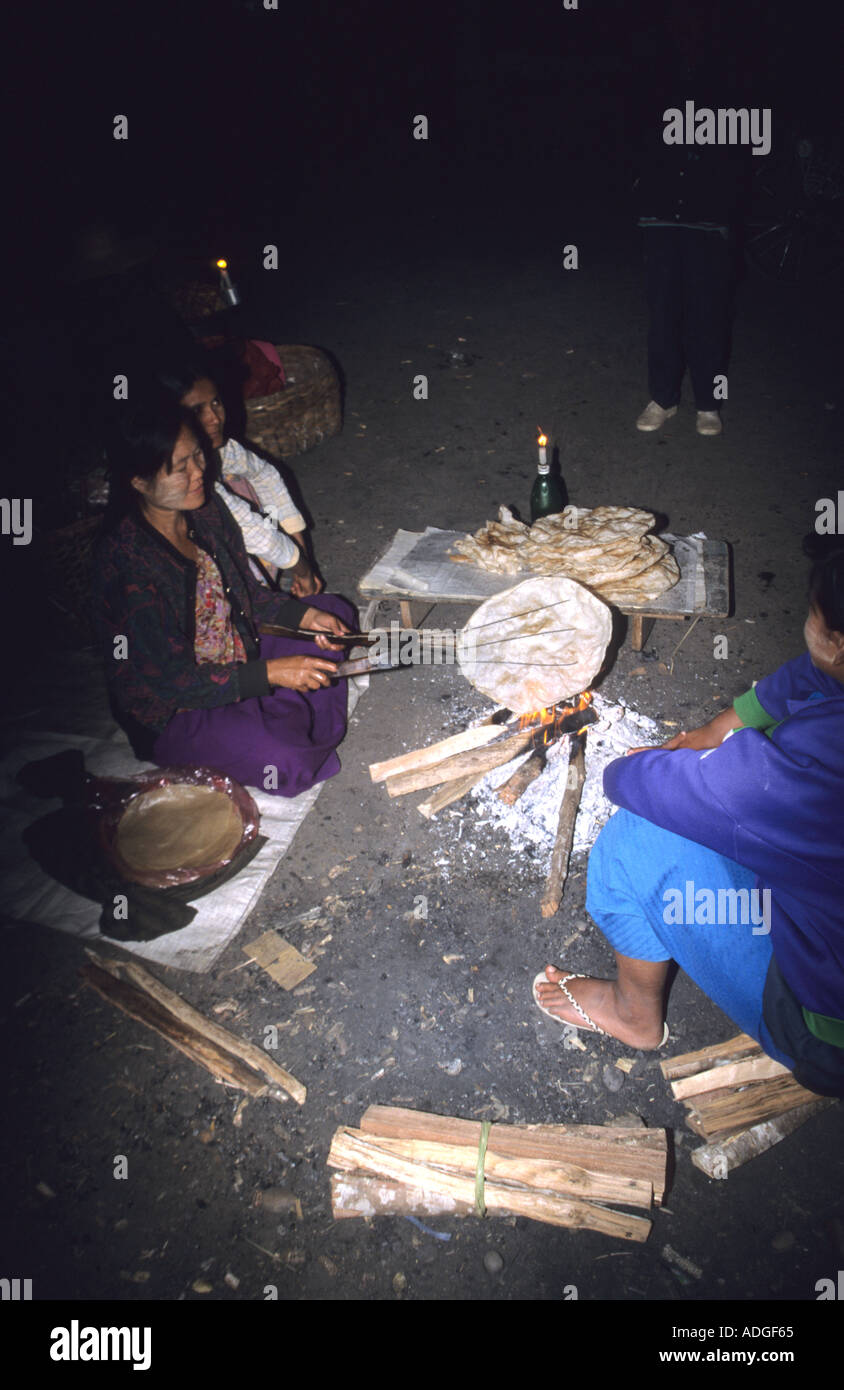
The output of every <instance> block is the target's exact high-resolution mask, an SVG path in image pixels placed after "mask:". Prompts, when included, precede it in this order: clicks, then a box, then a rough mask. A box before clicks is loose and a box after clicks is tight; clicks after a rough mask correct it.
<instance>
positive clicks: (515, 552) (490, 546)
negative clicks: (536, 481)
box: [451, 507, 680, 608]
mask: <svg viewBox="0 0 844 1390" xmlns="http://www.w3.org/2000/svg"><path fill="white" fill-rule="evenodd" d="M653 524H654V517H653V515H652V513H651V512H645V511H641V510H639V508H637V507H593V508H591V509H590V508H587V507H567V508H566V510H565V511H564V512H561V513H559V514H558V515H556V516H544V517H541V518H540V519H539V520H538V521H535V522H534V524H533V526H525V524H524V522H521V521H516V519H515V517H514V516H513V514H512V512H510V511H508V509H507V508H506V507H502V508H501V510H500V512H499V519H498V521H488V522H487V524H486V525H485V526H482V527H481V529H480V531H476V532H475V534H474V536H466V538H465V539H464V540H461V541H458V542H457V543H456V545H455V547H454V550H453V551H452V554H451V558H452V559H453V560H459V561H461V562H463V563H464V564H469V565H477V566H478V567H479V568H480V569H483V570H491V571H492V572H493V573H494V574H523V573H524V572H525V571H526V570H532V571H533V572H534V573H535V574H549V575H551V574H553V575H565V576H566V577H567V578H569V579H576V580H578V581H579V583H581V584H586V585H587V586H588V587H589V588H590V589H592V590H593V591H594V592H595V593H596V594H598V595H599V596H600V597H601V598H602V599H604V600H605V602H607V603H614V604H617V605H618V606H620V607H623V606H627V607H634V608H635V607H637V606H639V605H641V604H645V603H649V602H651V601H652V600H653V599H655V598H658V597H659V595H660V594H664V593H665V591H666V590H667V589H671V588H673V587H674V585H675V584H676V583H677V581H678V579H679V578H680V568H679V566H678V564H677V561H676V560H675V559H674V556H673V555H672V554H671V551H670V549H669V547H668V545H667V544H666V542H665V541H663V540H660V538H659V537H658V536H650V535H648V534H647V533H648V532H649V531H650V529H651V527H652V526H653Z"/></svg>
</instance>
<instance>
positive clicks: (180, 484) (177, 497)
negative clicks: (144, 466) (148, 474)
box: [132, 425, 205, 512]
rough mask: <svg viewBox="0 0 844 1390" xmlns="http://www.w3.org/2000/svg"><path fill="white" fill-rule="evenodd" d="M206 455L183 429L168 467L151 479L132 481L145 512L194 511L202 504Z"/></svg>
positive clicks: (162, 468)
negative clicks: (149, 509)
mask: <svg viewBox="0 0 844 1390" xmlns="http://www.w3.org/2000/svg"><path fill="white" fill-rule="evenodd" d="M204 474H205V454H204V453H203V451H202V446H201V444H200V443H199V440H198V439H197V437H196V435H195V434H194V433H193V432H192V431H191V430H189V429H188V427H187V425H183V426H182V429H181V432H180V434H179V437H178V439H177V440H176V447H175V448H174V450H173V453H172V455H171V457H170V461H169V463H165V464H162V466H161V468H159V470H158V472H157V473H156V474H155V475H154V476H153V477H152V478H133V479H132V486H133V487H134V488H137V490H138V492H139V493H140V494H141V497H142V499H143V505H144V507H145V508H153V509H157V510H158V511H164V512H184V511H194V510H195V509H196V508H197V507H202V506H204V504H205V477H204Z"/></svg>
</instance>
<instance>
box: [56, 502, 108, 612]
mask: <svg viewBox="0 0 844 1390" xmlns="http://www.w3.org/2000/svg"><path fill="white" fill-rule="evenodd" d="M101 524H102V517H101V516H89V517H85V519H84V520H83V521H72V522H71V523H70V525H69V526H61V527H59V528H58V530H55V531H50V532H48V533H47V535H45V536H44V537H43V544H44V547H45V553H44V562H45V570H46V575H47V595H48V597H49V598H50V599H52V601H53V602H54V603H55V604H56V605H57V607H59V608H60V609H61V610H62V611H63V612H64V613H66V614H67V615H68V616H69V617H70V618H71V619H72V620H73V621H74V623H75V624H76V625H77V626H78V627H79V628H80V630H81V631H82V632H83V633H84V634H85V635H86V636H88V637H91V636H93V631H94V628H93V623H92V621H91V605H92V599H91V581H92V578H93V573H94V542H95V541H96V539H97V535H98V532H99V529H100V526H101Z"/></svg>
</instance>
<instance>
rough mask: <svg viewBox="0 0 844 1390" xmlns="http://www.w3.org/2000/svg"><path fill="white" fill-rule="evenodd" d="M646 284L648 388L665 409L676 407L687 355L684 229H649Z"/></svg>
mask: <svg viewBox="0 0 844 1390" xmlns="http://www.w3.org/2000/svg"><path fill="white" fill-rule="evenodd" d="M643 234H644V238H645V284H646V290H647V299H648V388H649V390H650V393H651V399H652V400H654V401H656V403H657V405H659V406H661V407H662V409H663V410H669V409H671V408H672V407H675V406H676V405H677V403H678V402H679V400H680V388H681V386H682V382H683V372H684V371H685V367H686V362H685V357H684V355H683V332H682V324H683V318H682V316H683V281H682V249H683V248H682V237H683V228H681V227H646V228H644V233H643Z"/></svg>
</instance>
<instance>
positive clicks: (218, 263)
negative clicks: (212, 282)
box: [217, 260, 229, 270]
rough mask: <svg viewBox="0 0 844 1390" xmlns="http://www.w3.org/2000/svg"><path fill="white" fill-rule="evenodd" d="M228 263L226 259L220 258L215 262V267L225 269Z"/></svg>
mask: <svg viewBox="0 0 844 1390" xmlns="http://www.w3.org/2000/svg"><path fill="white" fill-rule="evenodd" d="M228 264H229V263H228V261H222V260H220V261H218V262H217V269H218V270H226V269H227V268H228Z"/></svg>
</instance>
